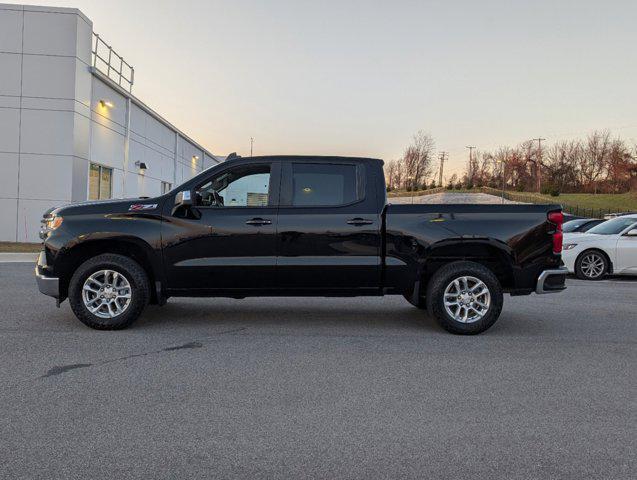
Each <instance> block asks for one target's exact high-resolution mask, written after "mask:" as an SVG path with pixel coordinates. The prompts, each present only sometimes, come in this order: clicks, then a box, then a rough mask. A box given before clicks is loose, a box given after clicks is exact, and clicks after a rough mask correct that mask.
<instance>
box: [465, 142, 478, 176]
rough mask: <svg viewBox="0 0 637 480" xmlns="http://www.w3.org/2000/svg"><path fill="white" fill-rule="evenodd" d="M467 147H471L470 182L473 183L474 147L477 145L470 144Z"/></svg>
mask: <svg viewBox="0 0 637 480" xmlns="http://www.w3.org/2000/svg"><path fill="white" fill-rule="evenodd" d="M466 148H468V149H469V184H470V185H473V149H474V148H476V147H474V146H473V145H469V146H467V147H466Z"/></svg>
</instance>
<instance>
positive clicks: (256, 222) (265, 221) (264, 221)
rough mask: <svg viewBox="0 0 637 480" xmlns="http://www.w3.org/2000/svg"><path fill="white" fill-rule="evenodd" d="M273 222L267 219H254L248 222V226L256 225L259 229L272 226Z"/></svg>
mask: <svg viewBox="0 0 637 480" xmlns="http://www.w3.org/2000/svg"><path fill="white" fill-rule="evenodd" d="M271 224H272V220H268V219H267V218H253V219H252V220H248V221H247V222H246V225H254V226H256V227H259V226H261V225H271Z"/></svg>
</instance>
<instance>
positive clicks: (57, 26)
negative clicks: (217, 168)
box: [0, 4, 221, 242]
mask: <svg viewBox="0 0 637 480" xmlns="http://www.w3.org/2000/svg"><path fill="white" fill-rule="evenodd" d="M109 59H110V63H109ZM120 61H121V63H120ZM109 66H110V68H109ZM133 81H134V72H133V70H132V68H130V67H129V66H128V65H127V64H126V62H124V61H123V59H121V57H120V56H119V55H117V53H116V52H115V51H112V50H111V49H110V47H108V45H106V44H105V43H104V42H103V41H102V40H101V38H99V36H97V35H96V34H94V32H93V23H92V22H91V20H90V19H88V18H87V17H86V16H85V15H84V14H82V12H80V11H79V10H77V9H74V8H54V7H36V6H28V5H8V4H0V241H19V242H37V241H38V230H39V223H40V219H41V217H42V213H43V212H44V211H45V210H46V209H47V208H49V207H51V206H53V205H58V204H62V203H68V202H76V201H82V200H87V199H101V198H118V197H134V196H153V195H157V194H160V193H162V192H164V191H166V190H167V189H169V188H171V187H172V186H174V185H177V184H179V183H181V182H183V181H184V180H187V179H188V178H190V177H192V176H193V175H195V174H197V173H198V172H200V171H202V170H203V169H205V168H208V167H210V166H211V165H213V164H215V163H218V162H219V161H220V160H221V159H219V158H216V157H214V156H213V155H212V154H211V153H210V152H209V151H207V150H206V149H205V148H203V147H202V146H201V145H199V144H197V143H196V142H194V141H193V140H192V139H190V138H189V137H188V136H187V135H185V134H184V133H183V132H181V131H180V130H178V129H177V128H176V127H175V126H173V125H171V124H170V123H169V122H168V121H166V120H165V119H163V118H162V117H161V116H160V115H159V114H157V113H156V112H154V111H153V110H151V109H150V108H149V107H148V106H146V105H145V104H144V103H143V102H142V101H141V100H139V99H138V98H136V97H134V96H133V95H132V94H131V93H130V92H131V90H132V87H133ZM144 166H146V170H145V171H144V170H143V169H142V168H140V167H144Z"/></svg>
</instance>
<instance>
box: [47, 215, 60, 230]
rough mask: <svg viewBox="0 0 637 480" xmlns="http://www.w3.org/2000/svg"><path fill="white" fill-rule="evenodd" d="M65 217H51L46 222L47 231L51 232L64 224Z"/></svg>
mask: <svg viewBox="0 0 637 480" xmlns="http://www.w3.org/2000/svg"><path fill="white" fill-rule="evenodd" d="M63 220H64V219H63V218H62V217H58V216H55V217H51V218H49V219H47V220H46V222H44V229H45V230H46V231H47V232H51V231H53V230H55V229H56V228H59V226H60V225H62V221H63Z"/></svg>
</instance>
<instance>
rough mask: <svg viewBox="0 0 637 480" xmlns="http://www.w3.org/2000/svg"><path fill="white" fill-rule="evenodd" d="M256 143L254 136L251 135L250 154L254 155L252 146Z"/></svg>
mask: <svg viewBox="0 0 637 480" xmlns="http://www.w3.org/2000/svg"><path fill="white" fill-rule="evenodd" d="M253 145H254V138H253V137H250V156H252V146H253Z"/></svg>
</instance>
